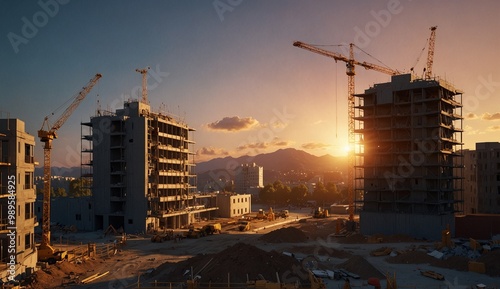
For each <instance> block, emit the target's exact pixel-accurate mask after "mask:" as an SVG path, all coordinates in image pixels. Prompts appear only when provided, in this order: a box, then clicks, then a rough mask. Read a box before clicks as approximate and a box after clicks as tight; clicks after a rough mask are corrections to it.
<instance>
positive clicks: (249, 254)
mask: <svg viewBox="0 0 500 289" xmlns="http://www.w3.org/2000/svg"><path fill="white" fill-rule="evenodd" d="M294 266H300V263H299V262H298V261H297V260H296V259H294V258H292V257H289V256H286V255H283V254H280V253H278V252H276V251H271V252H266V251H264V250H261V249H259V248H257V247H255V246H252V245H249V244H244V243H237V244H235V245H234V246H231V247H228V248H226V249H225V250H223V251H221V252H219V253H217V254H207V255H197V256H195V257H192V258H190V259H188V260H186V261H183V262H179V263H177V264H176V266H175V269H174V270H172V272H170V273H169V274H167V275H164V276H161V277H160V278H159V280H161V281H162V282H182V281H185V280H187V279H189V278H190V276H191V269H192V272H193V275H194V276H196V275H199V276H200V282H209V281H211V282H214V283H224V282H227V278H228V276H229V278H230V279H231V282H233V283H244V282H246V281H247V276H248V278H249V279H250V280H254V279H256V278H258V276H259V275H262V276H263V277H264V278H265V279H266V280H270V281H275V280H276V273H278V274H279V276H286V277H287V278H291V277H293V276H295V275H294V274H295V271H294V270H293V268H294ZM186 272H189V273H186ZM296 277H297V276H296Z"/></svg>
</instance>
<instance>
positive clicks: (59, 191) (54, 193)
mask: <svg viewBox="0 0 500 289" xmlns="http://www.w3.org/2000/svg"><path fill="white" fill-rule="evenodd" d="M50 190H51V192H50V196H51V197H52V198H57V197H67V196H68V194H66V189H64V188H50Z"/></svg>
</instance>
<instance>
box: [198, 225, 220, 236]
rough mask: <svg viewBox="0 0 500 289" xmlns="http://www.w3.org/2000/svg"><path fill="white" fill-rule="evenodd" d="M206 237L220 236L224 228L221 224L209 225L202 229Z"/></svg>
mask: <svg viewBox="0 0 500 289" xmlns="http://www.w3.org/2000/svg"><path fill="white" fill-rule="evenodd" d="M201 229H202V230H203V231H205V234H206V235H213V234H220V232H221V230H222V226H221V224H220V223H214V224H208V225H205V226H203V228H201Z"/></svg>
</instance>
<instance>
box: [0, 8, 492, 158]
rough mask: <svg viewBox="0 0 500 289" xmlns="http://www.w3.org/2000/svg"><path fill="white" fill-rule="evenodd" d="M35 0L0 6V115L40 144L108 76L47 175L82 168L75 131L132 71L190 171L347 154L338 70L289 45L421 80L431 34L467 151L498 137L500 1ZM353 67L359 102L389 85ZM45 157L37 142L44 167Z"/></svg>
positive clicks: (82, 109)
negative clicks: (72, 102) (456, 101)
mask: <svg viewBox="0 0 500 289" xmlns="http://www.w3.org/2000/svg"><path fill="white" fill-rule="evenodd" d="M40 3H42V2H37V1H31V2H14V1H2V2H1V3H0V6H1V9H0V11H1V12H0V13H1V14H0V15H1V19H2V20H1V21H2V25H1V27H0V31H1V34H2V35H3V38H2V39H3V40H2V41H1V42H0V51H1V52H0V61H1V63H2V65H1V66H0V87H2V89H3V90H2V93H1V96H0V99H1V103H0V111H1V115H0V117H1V118H5V117H12V118H19V119H21V120H23V121H25V122H26V129H27V131H28V132H29V133H31V134H32V135H35V136H36V132H37V130H38V129H40V127H41V125H42V122H43V119H44V117H45V116H46V115H48V114H50V113H51V112H53V111H54V110H55V109H56V108H58V107H60V106H63V107H64V104H65V103H66V104H67V101H68V100H69V99H70V98H71V97H72V96H73V95H75V94H76V93H77V92H78V91H79V90H80V89H81V88H82V87H83V86H84V85H85V84H86V83H87V82H88V81H89V80H90V79H91V78H92V77H93V76H94V75H95V74H96V73H102V75H103V77H102V79H100V81H99V83H98V84H97V85H96V86H95V87H94V89H93V90H92V91H91V92H90V93H89V95H87V98H86V99H85V100H84V101H83V102H82V103H81V105H80V106H79V108H78V109H77V110H76V111H75V112H74V113H73V115H72V116H71V117H70V119H69V120H68V121H67V122H66V124H65V125H64V126H63V127H62V128H61V129H60V130H59V132H58V135H59V139H58V140H56V141H54V144H53V145H54V150H53V152H54V153H53V155H52V157H53V166H67V167H71V166H78V165H79V164H80V156H79V151H80V122H82V121H88V120H89V118H90V117H91V116H93V115H95V113H96V110H97V109H98V107H100V108H101V109H102V110H110V111H114V110H116V109H118V108H121V107H122V105H123V101H125V100H128V99H137V98H139V97H140V85H141V75H140V74H138V73H137V72H135V69H136V68H144V67H146V66H150V67H151V70H150V73H149V79H148V88H149V101H150V103H151V107H152V109H153V110H154V111H162V112H164V113H167V114H172V115H174V116H176V118H179V119H181V120H182V121H184V122H185V123H187V124H188V125H189V126H191V127H192V128H194V129H196V132H194V135H193V137H194V140H195V142H196V145H195V147H194V150H195V151H196V152H197V157H196V160H197V161H198V162H199V161H204V160H208V159H211V158H216V157H225V156H228V155H231V156H240V155H244V154H250V155H252V154H257V153H265V152H272V151H275V150H277V149H280V148H287V147H293V148H297V149H302V150H305V151H307V152H309V153H312V154H314V155H324V154H331V155H334V156H335V155H344V154H345V152H346V147H347V137H346V136H347V77H346V75H345V64H344V63H343V62H338V63H335V61H334V60H333V59H330V58H326V57H324V56H319V55H315V54H313V53H310V52H307V51H304V50H301V49H297V48H296V47H293V45H292V43H293V41H295V40H300V41H303V42H306V43H312V44H320V45H331V46H325V47H324V49H327V50H331V51H335V52H338V53H341V54H344V55H347V51H348V50H347V49H346V47H345V46H343V47H339V46H336V45H339V44H348V43H354V44H356V45H357V46H358V47H360V48H362V49H363V50H364V51H366V52H367V53H369V54H370V55H372V56H373V57H369V56H367V55H366V54H365V53H363V52H360V51H359V50H357V51H356V54H355V58H356V59H357V60H360V61H367V62H371V63H376V64H379V65H387V66H389V67H391V68H393V69H398V70H399V71H403V72H409V71H410V68H412V67H414V71H415V73H416V74H417V75H421V74H422V70H423V68H424V67H425V64H426V56H427V50H426V49H425V50H423V49H424V47H426V40H427V39H428V38H429V35H430V31H429V28H430V27H431V26H437V27H438V28H437V34H436V35H437V36H436V46H435V56H434V66H433V67H434V69H433V73H434V75H436V76H439V77H442V78H445V79H446V80H448V81H450V82H451V83H453V84H454V85H455V86H456V87H458V88H460V89H462V90H463V91H464V97H463V104H464V109H463V116H464V117H465V120H464V129H465V132H464V134H463V138H464V139H463V141H464V143H465V145H464V148H474V145H475V143H476V142H486V141H498V139H499V130H500V125H499V123H498V122H499V121H500V111H499V110H498V107H500V99H499V98H498V97H497V95H498V92H499V88H500V74H499V72H498V68H497V63H498V62H499V60H500V57H499V56H498V51H497V50H498V49H497V48H498V47H499V45H500V39H499V38H498V37H497V35H498V30H499V28H500V23H499V22H498V20H497V19H498V16H499V13H500V3H498V2H497V1H481V2H471V1H440V2H430V1H403V0H401V1H397V0H390V1H370V2H355V3H352V2H347V1H315V2H305V1H272V2H269V1H265V2H264V1H225V0H216V1H197V2H194V1H182V2H174V1H106V2H101V1H62V0H60V1H55V0H54V1H53V2H50V1H48V2H43V3H51V5H49V6H47V5H48V4H43V5H41V4H40ZM54 3H55V4H54ZM417 59H419V61H418V62H417ZM379 61H380V62H379ZM356 70H357V76H356V92H357V93H361V92H363V91H364V89H366V88H368V87H369V86H371V85H373V84H374V83H379V82H387V81H390V77H389V76H388V75H385V74H381V73H378V72H375V71H366V70H364V69H363V68H361V67H357V68H356ZM41 151H42V145H41V144H40V143H39V142H38V140H37V147H36V158H37V160H38V161H39V162H40V163H42V160H43V159H42V155H41Z"/></svg>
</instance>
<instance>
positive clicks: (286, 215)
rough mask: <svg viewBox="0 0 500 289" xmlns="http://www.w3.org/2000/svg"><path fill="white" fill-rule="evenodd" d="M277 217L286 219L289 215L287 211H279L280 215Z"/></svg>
mask: <svg viewBox="0 0 500 289" xmlns="http://www.w3.org/2000/svg"><path fill="white" fill-rule="evenodd" d="M278 216H279V217H281V218H284V219H286V218H288V217H289V216H290V213H289V212H288V210H281V211H280V213H279V214H278Z"/></svg>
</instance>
